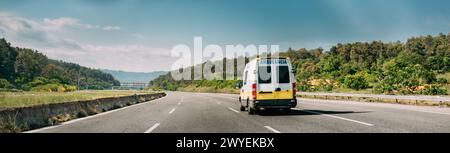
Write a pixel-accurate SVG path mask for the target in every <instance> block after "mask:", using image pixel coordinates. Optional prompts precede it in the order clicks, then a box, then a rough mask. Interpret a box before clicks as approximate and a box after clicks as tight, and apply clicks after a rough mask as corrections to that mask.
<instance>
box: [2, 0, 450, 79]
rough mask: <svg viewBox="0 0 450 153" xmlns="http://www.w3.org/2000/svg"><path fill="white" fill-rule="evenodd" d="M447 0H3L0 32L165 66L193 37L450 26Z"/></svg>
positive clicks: (303, 40) (320, 35) (298, 40)
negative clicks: (173, 52)
mask: <svg viewBox="0 0 450 153" xmlns="http://www.w3.org/2000/svg"><path fill="white" fill-rule="evenodd" d="M448 6H450V1H448V0H244V1H238V0H227V1H225V0H208V1H207V0H165V1H162V0H161V1H157V0H97V1H95V0H63V1H62V0H2V1H0V21H1V22H0V37H6V38H7V39H8V40H9V41H10V42H11V43H12V44H13V45H16V46H22V47H30V48H35V49H38V50H39V51H41V52H43V53H44V54H46V55H48V56H49V57H51V58H56V59H62V60H67V61H70V62H76V63H79V64H81V65H85V66H89V67H94V68H108V69H119V70H128V71H154V70H167V69H169V68H170V66H171V64H172V63H173V61H174V60H176V59H174V58H172V57H170V50H171V48H172V47H173V46H175V45H177V44H188V45H189V44H192V41H193V37H194V36H202V37H203V43H204V44H219V45H225V44H243V45H248V44H277V45H280V48H281V49H282V50H285V49H287V48H289V47H292V48H295V49H297V48H303V47H305V48H316V47H323V48H324V49H325V50H328V49H329V47H330V46H331V45H334V44H336V43H339V42H342V43H346V42H354V41H372V40H382V41H396V40H400V41H405V40H406V39H407V38H408V37H411V36H418V35H428V34H430V35H436V34H438V33H444V34H447V33H449V32H450V9H448Z"/></svg>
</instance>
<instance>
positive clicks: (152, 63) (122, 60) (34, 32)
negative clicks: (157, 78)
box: [0, 12, 176, 72]
mask: <svg viewBox="0 0 450 153" xmlns="http://www.w3.org/2000/svg"><path fill="white" fill-rule="evenodd" d="M69 27H80V28H89V29H92V28H100V26H95V25H90V24H82V23H80V21H79V20H78V19H75V18H69V17H64V18H57V19H43V20H40V21H38V20H33V19H29V18H24V17H20V16H15V15H12V14H9V13H4V12H0V38H1V37H6V39H7V40H8V41H10V42H11V43H12V45H14V46H18V47H25V48H31V49H37V50H39V51H40V52H42V53H44V54H45V55H47V56H48V57H50V58H53V59H61V60H64V61H68V62H74V63H78V64H80V65H83V66H88V67H93V68H107V69H118V70H126V71H136V72H143V71H153V70H164V69H165V68H167V67H170V65H169V64H170V63H172V62H173V61H174V60H176V59H174V58H172V57H170V49H166V48H154V47H148V46H144V45H139V44H112V45H98V44H95V43H80V42H79V41H77V40H73V39H70V38H68V37H67V36H62V35H61V33H62V32H61V31H64V30H66V28H69ZM104 28H105V29H109V30H117V29H120V27H117V26H106V27H104ZM102 29H103V28H102ZM75 30H76V29H75Z"/></svg>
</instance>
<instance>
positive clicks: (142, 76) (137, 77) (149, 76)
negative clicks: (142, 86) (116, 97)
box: [102, 70, 167, 83]
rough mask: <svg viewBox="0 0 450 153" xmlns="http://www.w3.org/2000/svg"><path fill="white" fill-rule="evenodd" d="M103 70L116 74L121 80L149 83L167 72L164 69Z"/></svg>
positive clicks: (115, 76)
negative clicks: (150, 70)
mask: <svg viewBox="0 0 450 153" xmlns="http://www.w3.org/2000/svg"><path fill="white" fill-rule="evenodd" d="M102 71H103V72H106V73H109V74H111V75H112V76H114V78H116V79H117V80H119V81H120V82H143V83H148V82H150V81H152V80H153V79H155V78H157V77H159V76H160V75H164V74H166V73H167V72H164V71H154V72H125V71H116V70H102Z"/></svg>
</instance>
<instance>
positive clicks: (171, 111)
mask: <svg viewBox="0 0 450 153" xmlns="http://www.w3.org/2000/svg"><path fill="white" fill-rule="evenodd" d="M175 109H177V108H173V109H172V110H170V112H169V114H172V113H173V112H174V111H175Z"/></svg>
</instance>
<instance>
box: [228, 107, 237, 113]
mask: <svg viewBox="0 0 450 153" xmlns="http://www.w3.org/2000/svg"><path fill="white" fill-rule="evenodd" d="M228 109H230V110H231V111H233V112H236V113H239V111H237V110H235V109H233V108H231V107H228Z"/></svg>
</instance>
